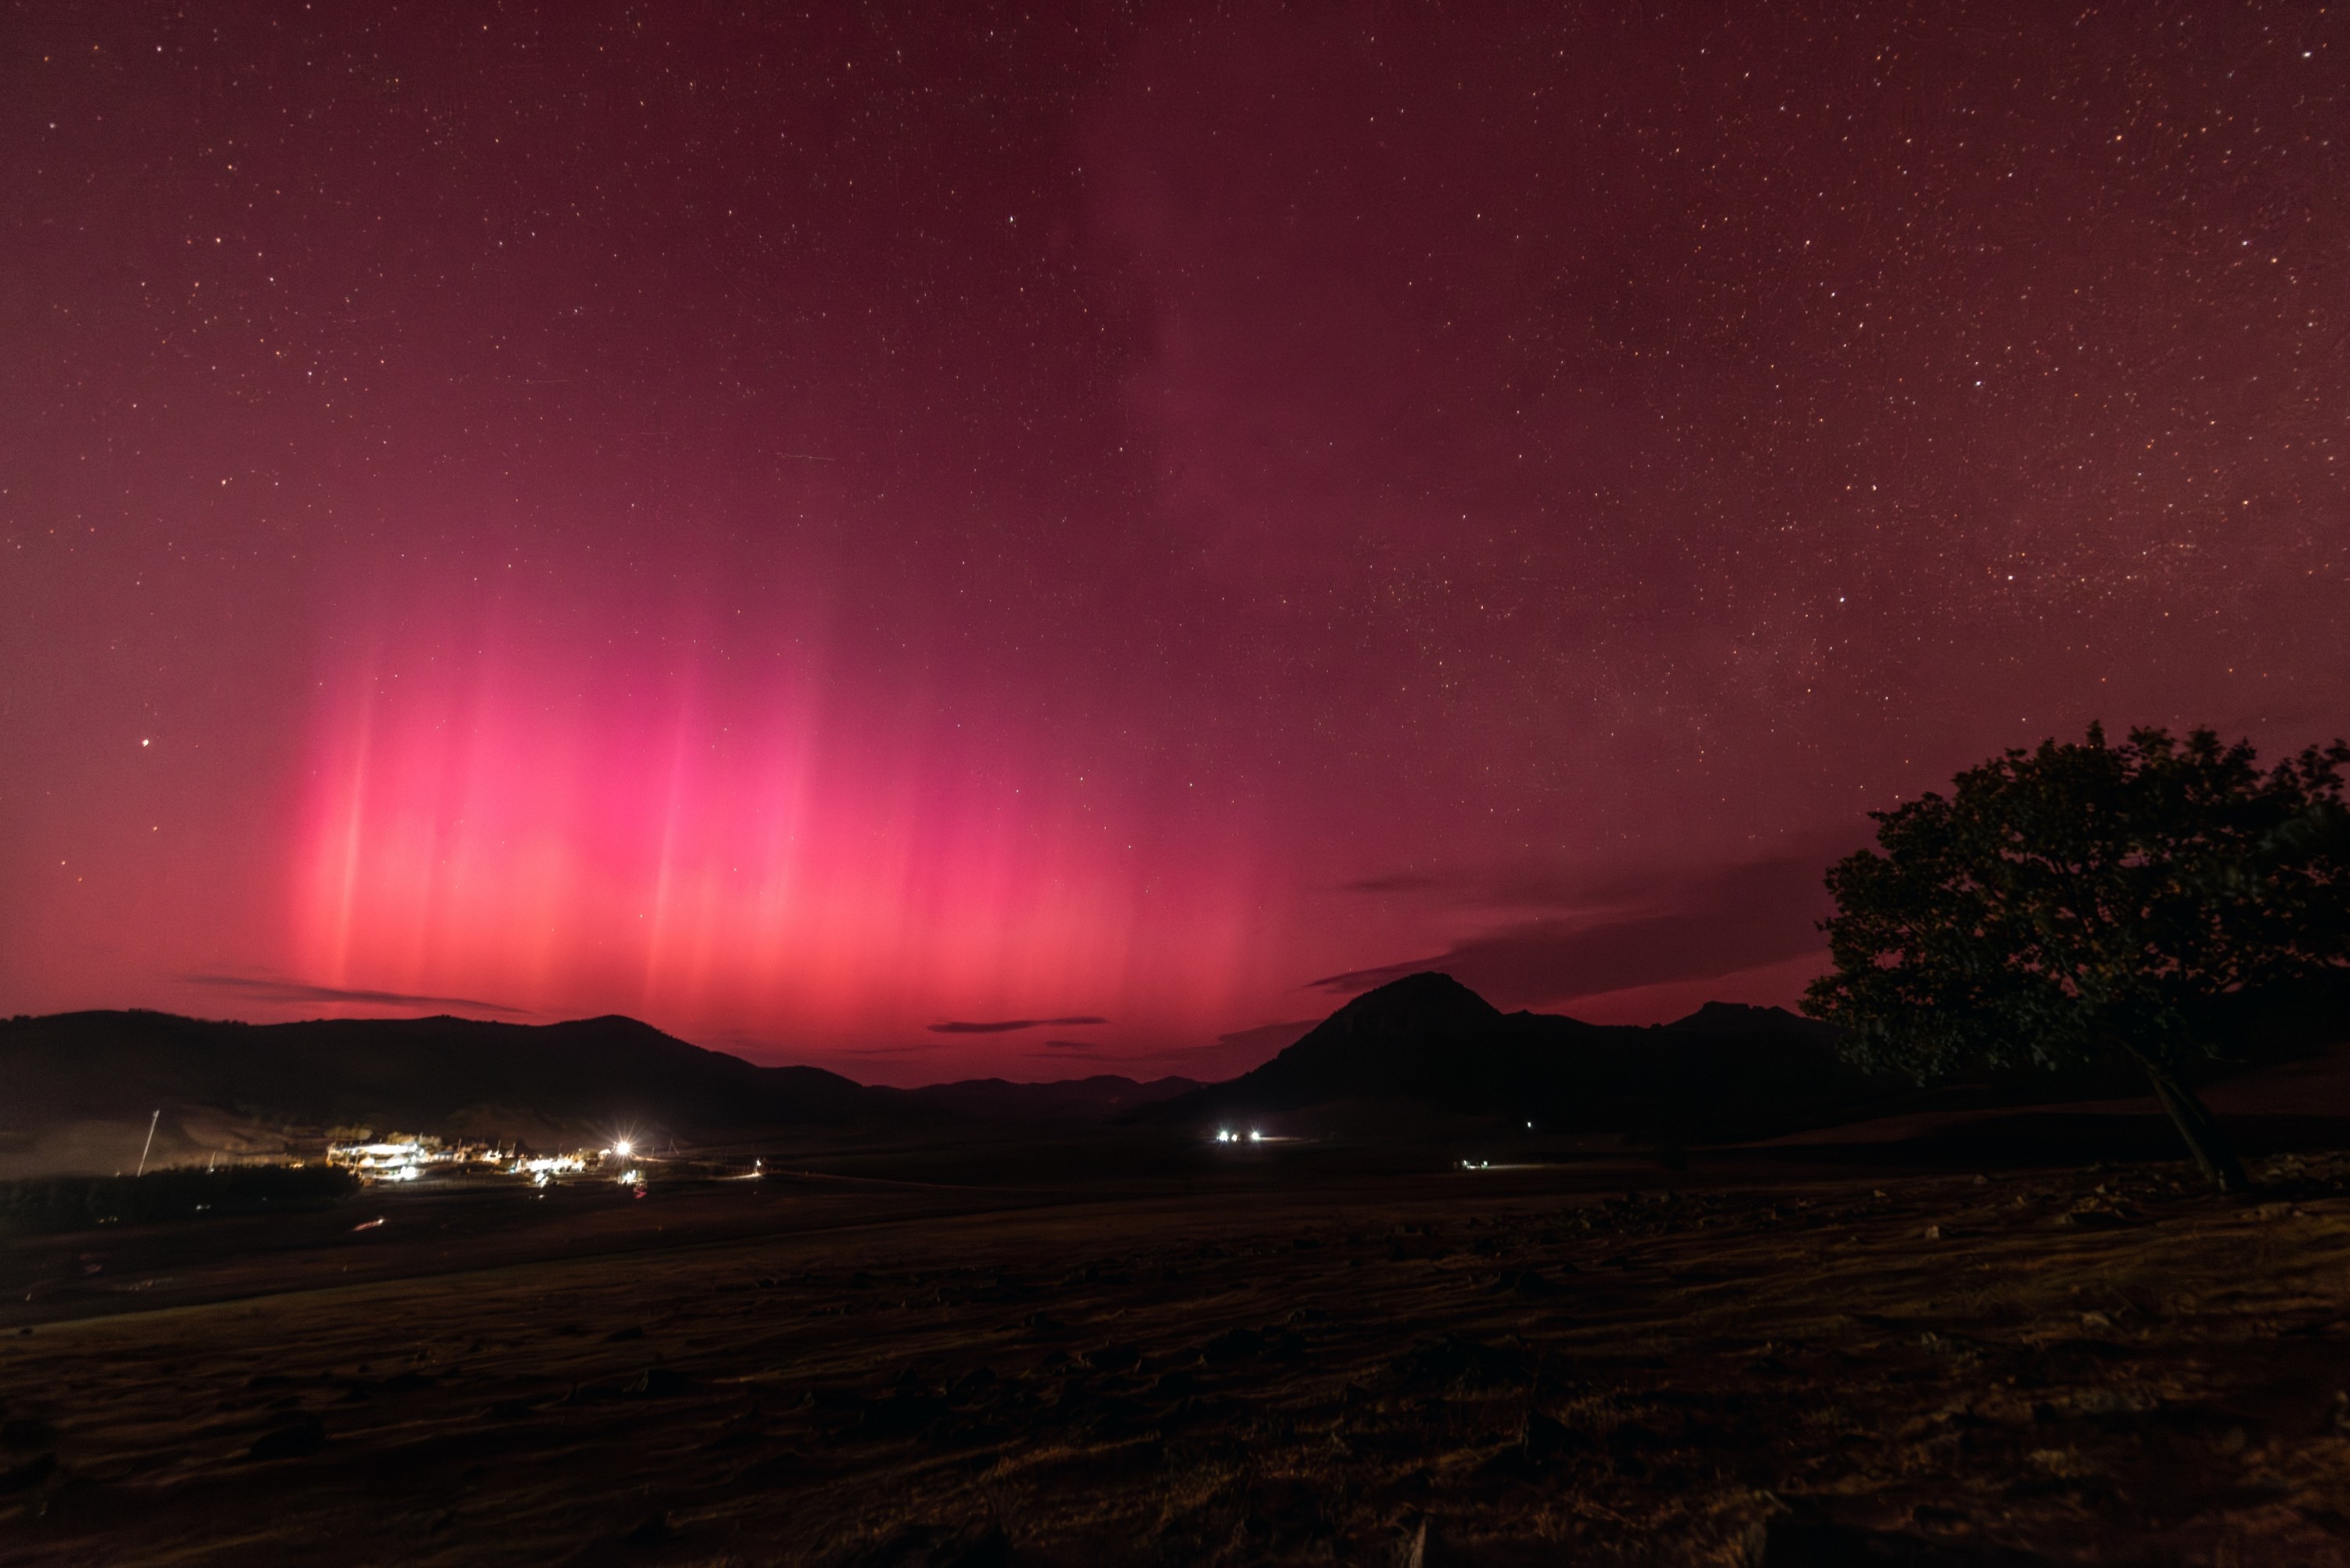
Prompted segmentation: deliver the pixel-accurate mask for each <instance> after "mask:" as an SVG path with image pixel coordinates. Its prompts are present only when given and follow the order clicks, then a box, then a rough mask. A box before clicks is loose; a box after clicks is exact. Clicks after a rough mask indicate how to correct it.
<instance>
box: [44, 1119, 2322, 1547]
mask: <svg viewBox="0 0 2350 1568" xmlns="http://www.w3.org/2000/svg"><path fill="white" fill-rule="evenodd" d="M2345 1171H2350V1164H2345V1161H2344V1160H2343V1159H2342V1158H2340V1157H2332V1156H2328V1157H2323V1158H2317V1159H2313V1160H2311V1161H2309V1162H2307V1163H2306V1164H2300V1163H2298V1162H2295V1163H2293V1164H2289V1165H2286V1166H2282V1167H2279V1168H2276V1170H2275V1171H2274V1172H2273V1173H2272V1186H2271V1188H2270V1189H2269V1190H2268V1191H2267V1192H2266V1193H2264V1194H2263V1195H2262V1199H2261V1200H2260V1201H2258V1202H2255V1203H2252V1204H2229V1203H2222V1202H2220V1201H2218V1200H2215V1199H2208V1198H2204V1197H2201V1196H2199V1195H2195V1194H2193V1193H2191V1192H2187V1191H2182V1190H2181V1189H2180V1187H2179V1182H2180V1180H2181V1179H2182V1178H2183V1176H2184V1175H2185V1174H2186V1173H2185V1172H2184V1171H2183V1170H2182V1169H2181V1168H2176V1167H2151V1168H2149V1167H2137V1168H2129V1169H2126V1170H2122V1169H2112V1170H2106V1171H2099V1172H2088V1173H2082V1174H2071V1173H2064V1174H2051V1175H2039V1176H2022V1177H2013V1176H2002V1177H1997V1178H1993V1179H1990V1180H1987V1181H1980V1182H1979V1181H1977V1180H1974V1179H1970V1178H1967V1177H1944V1178H1931V1179H1917V1178H1908V1179H1894V1178H1887V1177H1882V1176H1879V1177H1870V1176H1865V1175H1864V1176H1860V1177H1857V1178H1839V1179H1833V1180H1816V1181H1811V1182H1800V1181H1792V1180H1781V1181H1775V1182H1765V1183H1763V1184H1762V1185H1755V1184H1751V1183H1749V1184H1733V1185H1730V1186H1708V1185H1706V1184H1705V1183H1704V1182H1703V1180H1702V1179H1694V1180H1692V1181H1691V1182H1690V1185H1688V1186H1687V1188H1686V1189H1684V1190H1682V1191H1679V1192H1678V1193H1676V1192H1671V1191H1659V1190H1655V1189H1651V1190H1649V1191H1648V1192H1646V1193H1644V1194H1643V1195H1642V1196H1640V1197H1638V1198H1637V1199H1627V1198H1626V1197H1624V1196H1623V1195H1622V1193H1621V1192H1620V1191H1618V1192H1617V1193H1616V1194H1615V1195H1614V1196H1612V1197H1602V1196H1599V1195H1596V1194H1595V1193H1593V1192H1592V1191H1590V1190H1589V1187H1590V1183H1591V1180H1592V1177H1591V1176H1590V1175H1589V1174H1587V1173H1586V1174H1584V1175H1580V1176H1576V1177H1575V1178H1574V1179H1572V1180H1570V1179H1568V1178H1567V1177H1565V1175H1563V1174H1561V1173H1556V1172H1546V1171H1531V1172H1525V1173H1503V1172H1499V1171H1496V1172H1490V1173H1480V1174H1478V1175H1475V1176H1464V1175H1451V1176H1445V1177H1420V1178H1413V1179H1388V1180H1385V1181H1378V1182H1368V1183H1364V1182H1357V1183H1352V1184H1349V1185H1348V1186H1347V1187H1344V1188H1330V1187H1314V1186H1311V1185H1303V1186H1299V1187H1295V1188H1285V1187H1284V1186H1283V1185H1281V1184H1278V1183H1274V1184H1268V1185H1265V1186H1262V1187H1257V1188H1253V1189H1251V1188H1238V1189H1225V1190H1219V1191H1216V1192H1212V1193H1206V1194H1201V1193H1194V1194H1192V1195H1190V1196H1186V1195H1183V1194H1182V1193H1180V1192H1174V1191H1159V1192H1150V1191H1142V1192H1135V1193H1129V1194H1127V1195H1124V1196H1118V1197H1102V1196H1100V1195H1098V1194H1092V1195H1088V1194H1085V1193H1082V1192H1076V1193H1071V1194H1068V1195H1066V1196H1067V1197H1071V1198H1089V1199H1090V1200H1087V1201H1059V1202H1054V1201H1050V1200H1049V1199H1045V1198H1039V1197H1037V1196H1036V1195H1035V1194H1033V1193H1032V1194H1025V1195H1021V1196H1019V1198H1018V1199H1017V1201H1018V1202H1020V1203H1022V1204H1027V1205H1032V1206H1029V1207H1000V1206H995V1205H992V1204H990V1203H989V1202H987V1201H986V1200H985V1195H983V1194H978V1195H975V1194H964V1195H962V1197H961V1198H960V1199H956V1200H955V1201H954V1202H952V1203H948V1204H945V1207H947V1208H952V1207H962V1208H965V1209H971V1210H979V1211H977V1212H967V1213H962V1214H960V1215H957V1214H953V1213H949V1212H942V1211H941V1200H940V1199H931V1200H929V1201H928V1202H927V1203H925V1202H923V1201H922V1200H920V1199H909V1198H908V1196H907V1193H906V1191H905V1190H903V1189H892V1190H883V1189H879V1188H874V1189H853V1190H852V1189H847V1188H840V1189H829V1190H826V1191H823V1192H817V1191H815V1190H814V1189H806V1188H803V1189H798V1190H797V1191H796V1192H795V1191H794V1190H793V1189H788V1188H785V1187H780V1186H779V1187H777V1188H775V1189H771V1190H769V1191H768V1192H766V1193H764V1194H762V1195H760V1196H759V1197H757V1198H755V1199H754V1198H750V1197H746V1196H745V1195H744V1194H743V1193H742V1192H740V1191H738V1190H728V1191H718V1190H711V1189H705V1190H702V1191H699V1192H691V1193H685V1194H681V1195H678V1196H674V1197H670V1198H664V1199H657V1200H656V1201H653V1202H650V1203H646V1204H638V1205H629V1206H622V1205H619V1204H617V1203H606V1204H604V1205H602V1206H600V1207H598V1208H595V1209H594V1210H581V1212H580V1213H579V1214H578V1215H577V1216H572V1217H568V1218H566V1219H565V1220H563V1221H562V1222H561V1223H560V1224H557V1223H554V1222H552V1221H549V1222H547V1223H545V1224H542V1225H541V1226H540V1227H539V1228H538V1229H536V1230H528V1229H525V1230H523V1231H516V1230H515V1229H514V1227H513V1225H511V1224H509V1223H507V1222H506V1221H505V1220H503V1219H502V1218H501V1216H502V1215H504V1214H505V1213H506V1212H507V1211H506V1210H495V1209H477V1208H475V1207H474V1206H473V1205H472V1204H459V1205H456V1206H454V1207H452V1208H444V1209H442V1210H434V1209H432V1207H430V1206H427V1205H414V1206H411V1207H410V1208H408V1209H402V1210H393V1211H392V1215H391V1218H390V1220H389V1221H388V1223H387V1224H386V1226H384V1227H382V1228H380V1230H379V1231H372V1232H369V1233H368V1234H367V1235H366V1236H364V1237H361V1238H357V1239H355V1240H353V1241H351V1242H350V1243H349V1251H348V1255H354V1256H355V1255H358V1253H357V1251H356V1249H357V1248H358V1247H359V1246H360V1245H362V1244H364V1243H368V1242H375V1241H385V1242H389V1243H390V1249H389V1250H380V1251H378V1252H377V1253H376V1254H374V1256H375V1258H376V1260H377V1262H375V1263H374V1264H371V1265H370V1266H373V1267H380V1268H381V1269H383V1270H384V1271H386V1272H391V1273H394V1274H401V1275H404V1276H405V1277H398V1278H387V1279H380V1280H376V1281H374V1282H369V1283H365V1284H355V1285H348V1286H339V1287H330V1288H304V1289H296V1290H291V1291H286V1292H285V1293H277V1294H266V1295H257V1296H248V1297H246V1298H245V1299H232V1300H225V1301H216V1302H213V1303H209V1304H191V1305H184V1306H175V1307H166V1308H164V1309H162V1310H156V1311H149V1312H142V1313H138V1314H132V1315H118V1316H112V1317H99V1318H85V1319H81V1320H79V1321H51V1322H43V1323H38V1324H33V1325H31V1330H30V1332H29V1333H21V1332H18V1331H17V1330H16V1329H13V1328H12V1329H10V1330H8V1331H7V1333H6V1334H5V1337H0V1401H5V1408H0V1419H5V1428H0V1437H5V1442H6V1444H7V1445H8V1447H7V1449H6V1450H5V1452H0V1470H5V1472H6V1474H5V1480H0V1485H5V1486H6V1487H7V1488H8V1489H9V1490H10V1493H11V1494H12V1495H5V1496H0V1509H7V1510H11V1511H7V1512H0V1556H5V1558H6V1559H7V1560H8V1561H11V1562H25V1563H92V1562H103V1563H122V1564H131V1563H178V1562H202V1561H223V1562H227V1561H235V1562H239V1563H274V1562H287V1563H295V1562H303V1563H314V1562H328V1561H332V1562H337V1563H376V1562H380V1563H444V1562H445V1563H471V1562H481V1561H491V1560H495V1561H500V1562H561V1561H577V1562H612V1563H633V1562H645V1563H768V1562H775V1563H798V1562H831V1561H870V1562H891V1563H898V1562H925V1561H929V1562H964V1563H972V1564H977V1563H987V1562H1003V1561H1018V1562H1023V1563H1069V1564H1076V1563H1107V1562H1165V1563H1192V1562H1216V1561H1222V1562H1301V1563H1303V1562H1329V1561H1336V1562H1350V1563H1351V1562H1378V1563H1393V1562H1399V1561H1404V1560H1406V1559H1407V1558H1408V1557H1409V1554H1410V1552H1412V1551H1414V1550H1418V1551H1419V1554H1420V1561H1421V1562H1422V1563H1424V1564H1427V1563H1441V1562H1446V1561H1453V1562H1471V1563H1521V1562H1523V1563H1537V1562H1539V1563H1553V1562H1592V1563H1608V1562H1631V1563H1755V1562H1765V1561H1767V1562H1770V1563H1810V1562H1843V1561H1851V1562H1877V1561H1886V1562H1909V1563H1970V1564H1972V1563H1993V1562H2006V1563H2025V1562H2033V1561H2041V1560H2047V1561H2056V1562H2073V1561H2087V1562H2114V1563H2140V1562H2148V1561H2159V1562H2177V1563H2214V1564H2220V1563H2228V1564H2251V1563H2296V1564H2300V1563H2342V1562H2350V1430H2345V1424H2350V1398H2345V1397H2344V1395H2343V1394H2342V1393H2340V1392H2338V1391H2340V1390H2343V1389H2345V1386H2350V1199H2345V1198H2344V1197H2343V1196H2342V1193H2343V1191H2344V1185H2345V1184H2344V1176H2345ZM1657 1179H1658V1178H1656V1177H1654V1176H1653V1175H1652V1176H1650V1177H1649V1178H1648V1179H1647V1180H1648V1183H1653V1182H1654V1181H1655V1180H1657ZM2100 1188H2102V1189H2103V1190H2098V1189H2100ZM1880 1194H1881V1195H1880ZM483 1201H484V1202H491V1203H497V1202H505V1203H510V1202H511V1199H506V1198H504V1197H498V1198H492V1199H484V1200H483ZM910 1204H911V1205H912V1206H911V1207H910ZM544 1212H545V1211H544V1210H541V1213H544ZM436 1214H438V1215H440V1216H441V1218H439V1219H435V1218H433V1216H435V1215H436ZM466 1215H472V1216H473V1220H467V1221H464V1222H463V1223H461V1222H459V1221H460V1220H463V1217H464V1216H466ZM350 1218H351V1216H349V1215H348V1214H338V1215H335V1216H331V1217H327V1218H325V1219H321V1220H317V1221H316V1222H315V1228H316V1230H317V1238H315V1239H314V1241H306V1242H305V1244H304V1245H303V1246H299V1247H290V1246H289V1247H286V1248H281V1249H279V1250H276V1251H265V1250H260V1251H257V1250H255V1249H254V1248H253V1247H252V1246H251V1245H250V1243H249V1242H244V1243H239V1245H240V1247H242V1248H243V1249H244V1250H243V1251H236V1252H235V1255H234V1256H227V1255H224V1256H223V1257H221V1258H218V1259H215V1260H213V1262H209V1263H206V1262H203V1260H201V1259H196V1260H190V1259H185V1258H183V1259H182V1262H188V1263H190V1265H191V1266H192V1268H193V1270H194V1275H193V1277H194V1279H196V1280H198V1281H202V1280H205V1279H210V1280H212V1281H213V1283H214V1284H215V1285H217V1284H218V1283H219V1282H221V1281H223V1280H227V1279H231V1278H232V1277H238V1278H243V1279H244V1285H242V1286H240V1287H239V1288H241V1289H251V1288H257V1287H256V1285H255V1280H256V1279H258V1278H259V1276H260V1275H261V1274H263V1273H266V1272H269V1271H272V1270H275V1271H278V1272H281V1273H282V1272H285V1271H287V1270H307V1271H308V1272H306V1273H302V1274H300V1275H299V1276H298V1277H301V1278H318V1277H322V1275H323V1273H324V1272H327V1271H329V1270H332V1269H333V1268H334V1267H335V1265H333V1264H332V1263H331V1262H316V1261H313V1262H301V1260H303V1259H311V1258H315V1259H328V1258H331V1256H333V1255H334V1254H333V1252H332V1251H331V1247H330V1243H329V1241H328V1237H329V1235H330V1233H331V1234H333V1235H348V1223H347V1222H348V1220H349V1219H350ZM288 1223H290V1222H288ZM442 1224H447V1225H448V1229H447V1230H446V1231H440V1230H438V1229H437V1227H439V1226H441V1225H442ZM396 1228H407V1229H410V1230H413V1231H418V1232H420V1233H419V1234H417V1235H416V1236H414V1237H413V1238H411V1239H409V1240H407V1241H403V1240H402V1239H401V1238H400V1236H399V1235H398V1233H397V1230H396ZM1929 1228H1931V1229H1930V1230H1929ZM746 1230H748V1231H759V1232H764V1233H762V1234H748V1235H746V1234H743V1233H742V1232H743V1231H746ZM385 1232H393V1233H392V1234H391V1235H389V1236H386V1235H385V1234H384V1233H385ZM219 1234H220V1235H222V1236H225V1235H226V1234H227V1233H226V1232H221V1233H219ZM598 1236H600V1237H601V1238H602V1240H601V1241H600V1242H599V1241H596V1238H597V1237H598ZM616 1238H617V1240H616ZM583 1239H584V1240H583ZM132 1240H134V1239H129V1238H125V1239H118V1240H116V1241H114V1242H113V1243H112V1244H114V1245H116V1246H118V1247H119V1248H120V1247H124V1246H125V1245H126V1244H127V1243H128V1242H130V1241H132ZM175 1244H177V1245H182V1246H183V1247H184V1246H185V1245H186V1243H175ZM333 1244H335V1245H340V1244H341V1243H333ZM403 1246H404V1247H405V1248H406V1251H400V1248H401V1247H403ZM594 1246H602V1247H603V1248H604V1249H605V1250H604V1251H600V1252H598V1253H597V1254H596V1255H584V1256H569V1257H567V1256H564V1255H563V1253H564V1252H565V1251H566V1250H567V1249H574V1250H577V1251H587V1250H589V1249H590V1248H591V1247H594ZM128 1250H129V1251H133V1252H135V1251H136V1249H135V1247H131V1248H129V1249H128ZM515 1255H527V1256H528V1257H530V1259H531V1260H532V1261H528V1262H515V1263H506V1264H504V1265H503V1266H485V1265H491V1264H493V1263H494V1262H496V1260H499V1259H502V1258H505V1257H511V1256H515ZM19 1262H21V1260H19ZM39 1262H40V1264H41V1266H43V1267H47V1266H50V1265H53V1264H54V1263H55V1262H57V1260H56V1258H55V1257H53V1256H49V1255H47V1254H44V1255H43V1257H42V1259H40V1260H39ZM208 1269H209V1270H210V1271H212V1272H210V1273H207V1272H206V1270H208ZM240 1269H242V1270H244V1271H246V1274H245V1275H244V1276H237V1275H236V1273H235V1272H236V1271H237V1270H240ZM189 1278H190V1277H189V1276H187V1275H182V1276H181V1281H180V1283H179V1285H178V1286H177V1287H176V1288H180V1289H183V1290H184V1289H187V1288H189ZM18 1310H19V1311H20V1312H21V1311H26V1310H29V1309H25V1308H23V1307H22V1306H21V1305H20V1306H19V1308H18ZM78 1310H83V1311H87V1310H88V1304H85V1305H83V1306H82V1307H81V1308H79V1309H78ZM1423 1529H1424V1536H1423ZM1994 1546H1996V1547H1998V1548H2002V1549H2004V1550H2000V1551H1995V1550H1991V1548H1992V1547H1994ZM1871 1552H1876V1553H1879V1555H1869V1553H1871ZM1007 1553H1009V1555H1008V1556H1007ZM1838 1553H1843V1555H1838Z"/></svg>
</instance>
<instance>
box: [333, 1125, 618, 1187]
mask: <svg viewBox="0 0 2350 1568" xmlns="http://www.w3.org/2000/svg"><path fill="white" fill-rule="evenodd" d="M631 1152H632V1148H631V1146H630V1144H629V1141H628V1140H627V1139H625V1138H623V1139H621V1140H619V1142H617V1143H615V1144H614V1145H613V1146H612V1147H610V1148H604V1149H593V1148H587V1149H573V1150H569V1151H567V1152H565V1153H560V1154H535V1155H525V1154H523V1153H520V1152H519V1151H517V1150H515V1149H510V1148H500V1147H496V1146H494V1145H492V1144H473V1143H453V1144H452V1143H443V1142H442V1140H441V1139H439V1138H437V1137H428V1136H425V1135H422V1134H419V1135H416V1136H413V1137H411V1136H409V1135H406V1134H401V1133H391V1134H389V1135H387V1136H386V1137H383V1138H381V1139H379V1140H377V1141H374V1142H369V1143H358V1142H353V1143H330V1144H328V1146H327V1163H328V1165H332V1166H338V1167H340V1168H343V1169H345V1170H348V1171H349V1172H351V1173H352V1174H353V1175H354V1176H357V1177H358V1178H359V1179H360V1180H361V1181H365V1182H369V1183H373V1182H379V1181H416V1180H419V1179H422V1178H423V1177H425V1176H427V1175H430V1174H444V1173H447V1174H452V1173H454V1172H456V1171H460V1170H467V1169H471V1170H473V1171H475V1172H477V1173H480V1174H485V1175H504V1176H515V1177H521V1178H522V1179H525V1180H527V1181H528V1182H529V1183H530V1184H531V1185H532V1186H534V1187H545V1186H546V1185H548V1184H549V1183H551V1182H553V1181H555V1180H556V1179H558V1178H560V1177H566V1176H584V1175H587V1173H589V1172H591V1171H597V1170H600V1169H601V1168H603V1167H604V1165H605V1163H606V1162H607V1161H608V1160H614V1159H618V1160H621V1161H625V1160H627V1159H628V1158H629V1154H630V1153H631ZM642 1179H643V1177H642V1173H641V1172H639V1171H636V1170H631V1171H629V1174H628V1176H626V1177H625V1178H623V1180H625V1181H627V1182H629V1183H631V1184H634V1183H638V1182H640V1181H641V1180H642Z"/></svg>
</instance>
